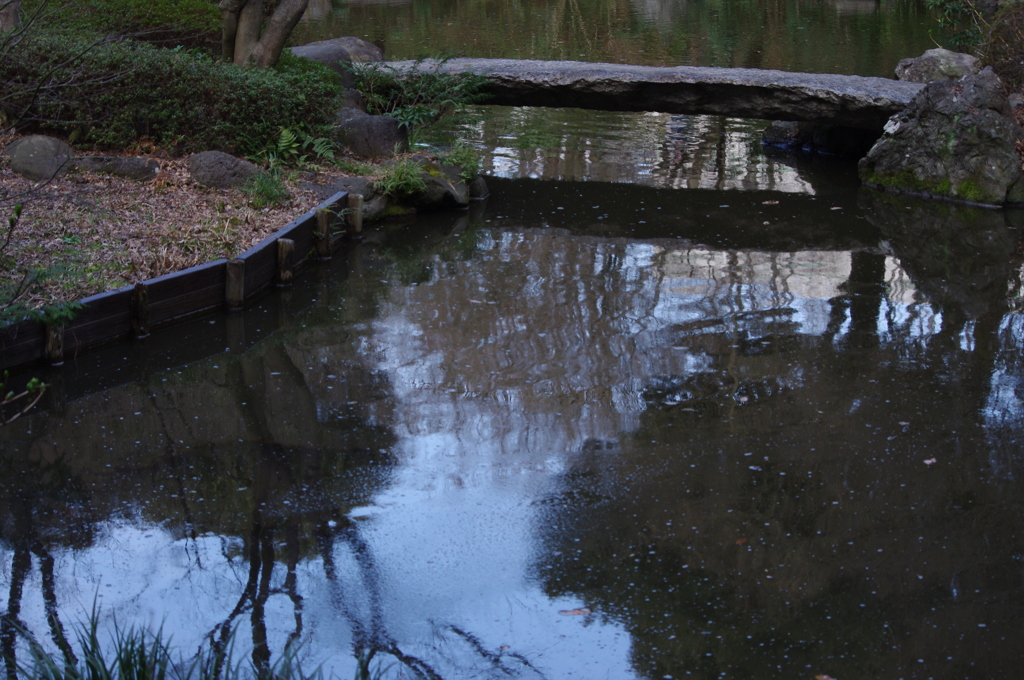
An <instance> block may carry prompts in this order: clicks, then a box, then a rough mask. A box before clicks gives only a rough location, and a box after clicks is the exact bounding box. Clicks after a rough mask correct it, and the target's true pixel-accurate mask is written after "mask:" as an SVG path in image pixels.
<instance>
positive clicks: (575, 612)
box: [558, 607, 590, 616]
mask: <svg viewBox="0 0 1024 680" xmlns="http://www.w3.org/2000/svg"><path fill="white" fill-rule="evenodd" d="M558 613H559V614H561V615H562V616H586V615H587V614H589V613H590V610H589V609H587V608H586V607H581V608H579V609H563V610H561V611H560V612H558Z"/></svg>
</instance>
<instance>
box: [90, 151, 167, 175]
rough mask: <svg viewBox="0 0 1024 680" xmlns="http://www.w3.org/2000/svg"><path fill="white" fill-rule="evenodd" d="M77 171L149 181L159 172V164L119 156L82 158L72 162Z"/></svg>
mask: <svg viewBox="0 0 1024 680" xmlns="http://www.w3.org/2000/svg"><path fill="white" fill-rule="evenodd" d="M72 163H73V164H74V166H75V167H76V168H78V169H79V170H86V171H88V172H104V173H106V174H108V175H114V176H116V177H127V178H128V179H136V180H149V179H153V178H154V177H156V175H157V173H158V172H160V164H159V163H157V162H156V161H155V160H154V159H152V158H135V157H128V158H123V157H121V156H82V157H79V158H76V159H74V160H73V161H72Z"/></svg>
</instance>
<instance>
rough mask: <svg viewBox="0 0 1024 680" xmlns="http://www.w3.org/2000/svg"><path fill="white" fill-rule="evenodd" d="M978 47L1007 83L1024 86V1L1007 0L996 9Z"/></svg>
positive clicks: (1012, 87)
mask: <svg viewBox="0 0 1024 680" xmlns="http://www.w3.org/2000/svg"><path fill="white" fill-rule="evenodd" d="M979 51H980V52H981V58H982V60H983V61H984V62H985V63H986V64H988V65H990V66H991V67H992V68H993V69H994V70H995V72H996V73H997V74H999V77H1000V78H1002V80H1003V83H1005V84H1006V86H1007V87H1009V88H1010V89H1013V90H1020V89H1021V88H1024V2H1019V1H1018V2H1011V3H1008V4H1006V5H1003V7H1002V8H1000V10H999V11H998V12H996V15H995V16H994V17H993V18H992V23H991V24H990V25H989V27H988V30H987V31H986V32H985V35H984V40H983V41H982V44H981V48H980V50H979Z"/></svg>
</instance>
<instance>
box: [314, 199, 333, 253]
mask: <svg viewBox="0 0 1024 680" xmlns="http://www.w3.org/2000/svg"><path fill="white" fill-rule="evenodd" d="M331 217H332V214H331V211H330V210H317V211H316V232H315V233H314V234H313V238H314V239H315V240H316V256H317V257H319V258H320V259H321V260H329V259H331V222H332V220H331Z"/></svg>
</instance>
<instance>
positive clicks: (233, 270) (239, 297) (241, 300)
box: [224, 258, 245, 310]
mask: <svg viewBox="0 0 1024 680" xmlns="http://www.w3.org/2000/svg"><path fill="white" fill-rule="evenodd" d="M224 304H225V305H227V308H228V309H229V310H233V309H241V308H242V307H243V306H244V305H245V260H240V259H238V258H235V259H233V260H228V263H227V280H226V282H225V285H224Z"/></svg>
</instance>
